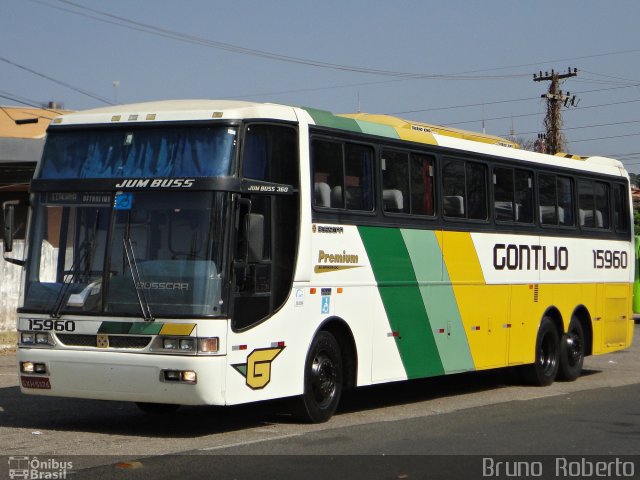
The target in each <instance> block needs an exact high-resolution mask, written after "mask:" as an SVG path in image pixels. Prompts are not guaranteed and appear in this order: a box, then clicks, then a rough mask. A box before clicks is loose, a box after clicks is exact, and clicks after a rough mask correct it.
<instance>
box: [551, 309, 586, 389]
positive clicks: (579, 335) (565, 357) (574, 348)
mask: <svg viewBox="0 0 640 480" xmlns="http://www.w3.org/2000/svg"><path fill="white" fill-rule="evenodd" d="M584 348H585V344H584V329H583V328H582V325H581V324H580V321H579V320H578V319H577V318H572V319H571V322H570V323H569V330H568V331H567V333H566V334H565V335H563V336H562V345H561V346H560V370H559V372H558V378H559V379H561V380H565V381H567V382H572V381H574V380H575V379H576V378H578V377H579V376H580V373H581V372H582V363H583V362H584Z"/></svg>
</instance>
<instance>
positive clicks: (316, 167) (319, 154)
mask: <svg viewBox="0 0 640 480" xmlns="http://www.w3.org/2000/svg"><path fill="white" fill-rule="evenodd" d="M311 158H312V161H313V186H314V205H315V206H316V207H333V208H344V197H343V194H342V192H343V186H344V164H343V161H342V144H340V143H337V142H329V141H326V140H314V141H313V143H312V144H311Z"/></svg>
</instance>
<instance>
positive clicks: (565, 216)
mask: <svg viewBox="0 0 640 480" xmlns="http://www.w3.org/2000/svg"><path fill="white" fill-rule="evenodd" d="M557 188H558V225H564V226H567V227H570V226H573V225H574V224H575V223H574V221H573V185H572V183H571V179H570V178H568V177H561V176H558V177H557Z"/></svg>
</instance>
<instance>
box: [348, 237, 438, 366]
mask: <svg viewBox="0 0 640 480" xmlns="http://www.w3.org/2000/svg"><path fill="white" fill-rule="evenodd" d="M358 230H359V232H360V236H361V238H362V241H363V243H364V247H365V249H366V250H367V255H368V256H369V261H370V262H371V267H372V269H373V274H374V276H375V278H376V282H377V283H378V291H379V292H380V297H381V298H382V303H383V305H384V309H385V311H386V313H387V318H388V319H389V324H390V327H391V329H392V331H394V332H398V334H399V335H398V337H396V345H397V346H398V351H399V352H400V357H401V359H402V364H403V366H404V369H405V372H406V374H407V377H408V378H419V377H428V376H432V375H441V374H443V373H444V368H443V366H442V362H441V360H440V355H439V354H438V348H437V346H436V342H435V339H434V334H433V331H432V330H431V327H430V324H429V318H428V316H427V312H426V310H425V307H424V302H423V300H422V294H421V293H420V289H419V287H418V283H417V280H416V275H415V273H414V270H413V265H412V263H411V258H410V257H409V253H408V251H407V248H406V246H405V243H404V240H403V238H402V233H401V232H400V230H399V229H397V228H376V227H358Z"/></svg>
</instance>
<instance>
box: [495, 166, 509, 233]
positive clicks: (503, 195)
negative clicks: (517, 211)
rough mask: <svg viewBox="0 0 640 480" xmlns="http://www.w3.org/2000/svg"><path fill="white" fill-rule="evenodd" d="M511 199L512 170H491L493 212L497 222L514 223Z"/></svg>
mask: <svg viewBox="0 0 640 480" xmlns="http://www.w3.org/2000/svg"><path fill="white" fill-rule="evenodd" d="M513 197H514V192H513V169H512V168H495V169H494V170H493V210H494V215H495V219H496V220H497V221H502V222H512V221H514V202H513V200H514V198H513Z"/></svg>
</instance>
